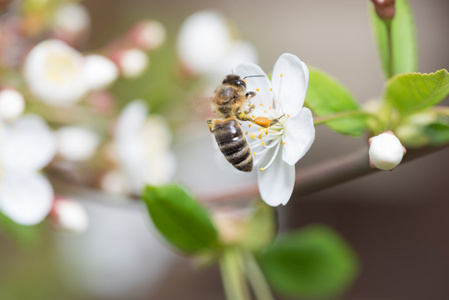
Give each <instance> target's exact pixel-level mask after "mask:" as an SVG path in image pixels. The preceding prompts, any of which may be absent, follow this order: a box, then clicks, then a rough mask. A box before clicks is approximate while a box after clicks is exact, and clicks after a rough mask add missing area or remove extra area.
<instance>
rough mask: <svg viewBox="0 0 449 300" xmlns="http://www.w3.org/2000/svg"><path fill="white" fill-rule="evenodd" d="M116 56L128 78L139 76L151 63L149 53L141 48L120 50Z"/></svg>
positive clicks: (124, 74)
mask: <svg viewBox="0 0 449 300" xmlns="http://www.w3.org/2000/svg"><path fill="white" fill-rule="evenodd" d="M114 56H115V61H116V63H117V64H118V66H119V68H120V71H121V73H122V75H123V76H124V77H126V78H136V77H139V76H140V75H142V73H143V72H144V71H145V69H146V68H147V66H148V63H149V62H148V56H147V54H146V53H145V52H143V51H142V50H140V49H128V50H123V51H119V52H118V53H117V54H116V55H114Z"/></svg>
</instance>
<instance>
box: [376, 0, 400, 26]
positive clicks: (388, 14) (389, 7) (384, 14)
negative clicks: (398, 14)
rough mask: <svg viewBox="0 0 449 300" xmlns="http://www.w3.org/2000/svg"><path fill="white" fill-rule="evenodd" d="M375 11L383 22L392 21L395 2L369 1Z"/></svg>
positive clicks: (392, 0)
mask: <svg viewBox="0 0 449 300" xmlns="http://www.w3.org/2000/svg"><path fill="white" fill-rule="evenodd" d="M371 1H372V2H373V4H374V8H375V9H376V13H377V15H378V16H379V18H381V19H382V20H384V21H388V20H391V19H393V17H394V13H395V7H394V2H395V0H371Z"/></svg>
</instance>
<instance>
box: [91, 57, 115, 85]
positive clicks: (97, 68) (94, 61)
mask: <svg viewBox="0 0 449 300" xmlns="http://www.w3.org/2000/svg"><path fill="white" fill-rule="evenodd" d="M117 77H118V68H117V66H116V65H115V64H114V63H113V62H112V61H111V60H110V59H108V58H106V57H104V56H102V55H98V54H91V55H86V56H85V57H84V66H83V79H84V81H85V83H86V88H87V89H89V90H101V89H104V88H106V87H107V86H109V85H110V84H111V83H113V82H114V81H115V80H116V79H117Z"/></svg>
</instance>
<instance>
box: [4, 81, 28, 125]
mask: <svg viewBox="0 0 449 300" xmlns="http://www.w3.org/2000/svg"><path fill="white" fill-rule="evenodd" d="M24 109H25V100H24V99H23V96H22V94H20V93H19V92H18V91H16V90H14V89H4V90H1V91H0V119H3V120H6V121H13V120H15V119H17V118H18V117H20V115H22V113H23V111H24Z"/></svg>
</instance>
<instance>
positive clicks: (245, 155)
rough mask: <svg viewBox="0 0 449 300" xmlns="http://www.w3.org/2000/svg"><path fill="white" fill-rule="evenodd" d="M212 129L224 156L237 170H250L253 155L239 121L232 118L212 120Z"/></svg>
mask: <svg viewBox="0 0 449 300" xmlns="http://www.w3.org/2000/svg"><path fill="white" fill-rule="evenodd" d="M212 131H213V133H214V135H215V140H216V141H217V144H218V148H219V149H220V151H221V152H222V153H223V155H224V156H225V158H226V159H227V160H228V161H229V162H230V163H231V164H232V165H233V166H234V167H235V168H236V169H237V170H240V171H243V172H251V170H252V169H253V157H252V155H251V149H250V148H249V145H248V142H247V141H246V139H245V137H244V136H243V132H242V129H241V128H240V125H239V123H238V122H237V121H236V120H235V119H232V118H229V119H224V120H223V121H220V120H214V122H213V128H212Z"/></svg>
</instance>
